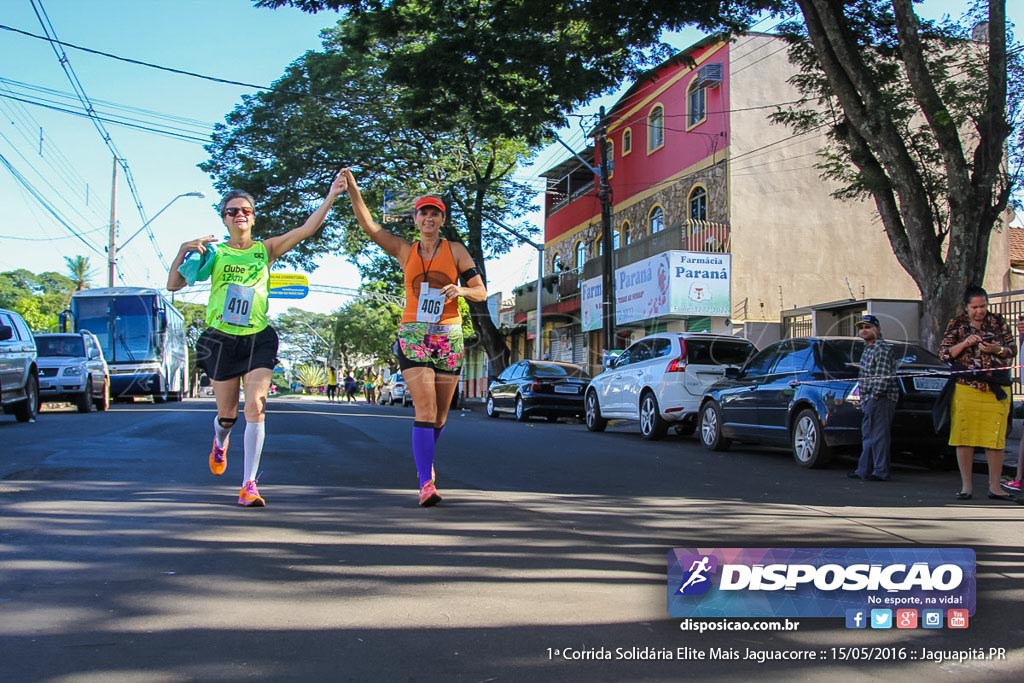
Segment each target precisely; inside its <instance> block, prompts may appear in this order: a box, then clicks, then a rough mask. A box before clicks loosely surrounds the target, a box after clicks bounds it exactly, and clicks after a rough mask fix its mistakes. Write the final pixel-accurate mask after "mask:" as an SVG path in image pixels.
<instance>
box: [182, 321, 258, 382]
mask: <svg viewBox="0 0 1024 683" xmlns="http://www.w3.org/2000/svg"><path fill="white" fill-rule="evenodd" d="M277 344H278V342H277V332H276V331H274V328H273V327H271V326H270V325H267V327H265V328H264V329H263V330H261V331H260V332H257V333H256V334H247V335H235V334H227V333H226V332H221V331H220V330H215V329H213V328H212V327H211V328H207V330H206V331H205V332H203V334H202V335H201V336H200V337H199V340H198V341H197V342H196V365H198V366H199V367H201V368H202V369H203V370H204V371H205V372H206V374H207V375H209V376H210V379H213V380H216V381H218V382H223V381H224V380H228V379H234V378H236V377H242V376H243V375H245V374H246V373H248V372H249V371H250V370H255V369H257V368H267V369H268V370H271V371H272V370H273V369H274V368H275V367H276V366H277V362H278V361H277Z"/></svg>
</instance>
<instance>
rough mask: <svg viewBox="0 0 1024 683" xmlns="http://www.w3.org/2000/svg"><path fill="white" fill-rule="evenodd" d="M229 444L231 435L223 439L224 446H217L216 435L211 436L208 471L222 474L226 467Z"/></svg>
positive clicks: (218, 474)
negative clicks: (211, 446)
mask: <svg viewBox="0 0 1024 683" xmlns="http://www.w3.org/2000/svg"><path fill="white" fill-rule="evenodd" d="M230 444H231V435H230V434H228V438H226V439H224V448H220V447H219V446H217V437H213V448H211V449H210V471H211V472H213V473H214V474H215V475H217V476H218V477H219V476H220V475H222V474H224V470H226V469H227V468H228V446H229V445H230Z"/></svg>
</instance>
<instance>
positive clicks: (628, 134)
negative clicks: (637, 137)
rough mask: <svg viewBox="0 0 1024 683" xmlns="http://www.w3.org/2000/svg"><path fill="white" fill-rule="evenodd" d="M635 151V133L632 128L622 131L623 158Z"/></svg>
mask: <svg viewBox="0 0 1024 683" xmlns="http://www.w3.org/2000/svg"><path fill="white" fill-rule="evenodd" d="M632 151H633V131H632V129H630V128H627V129H626V130H624V131H622V156H626V155H627V154H629V153H630V152H632Z"/></svg>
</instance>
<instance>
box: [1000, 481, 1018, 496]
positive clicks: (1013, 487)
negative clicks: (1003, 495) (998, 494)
mask: <svg viewBox="0 0 1024 683" xmlns="http://www.w3.org/2000/svg"><path fill="white" fill-rule="evenodd" d="M999 485H1000V486H1002V487H1003V488H1004V489H1006V490H1007V491H1011V492H1013V493H1020V479H1003V481H1001V482H1000V483H999Z"/></svg>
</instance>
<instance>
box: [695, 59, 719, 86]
mask: <svg viewBox="0 0 1024 683" xmlns="http://www.w3.org/2000/svg"><path fill="white" fill-rule="evenodd" d="M721 84H722V64H721V62H718V63H715V64H705V65H704V66H702V67H701V68H699V69H697V78H696V79H695V83H694V87H697V88H717V87H718V86H720V85H721Z"/></svg>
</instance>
